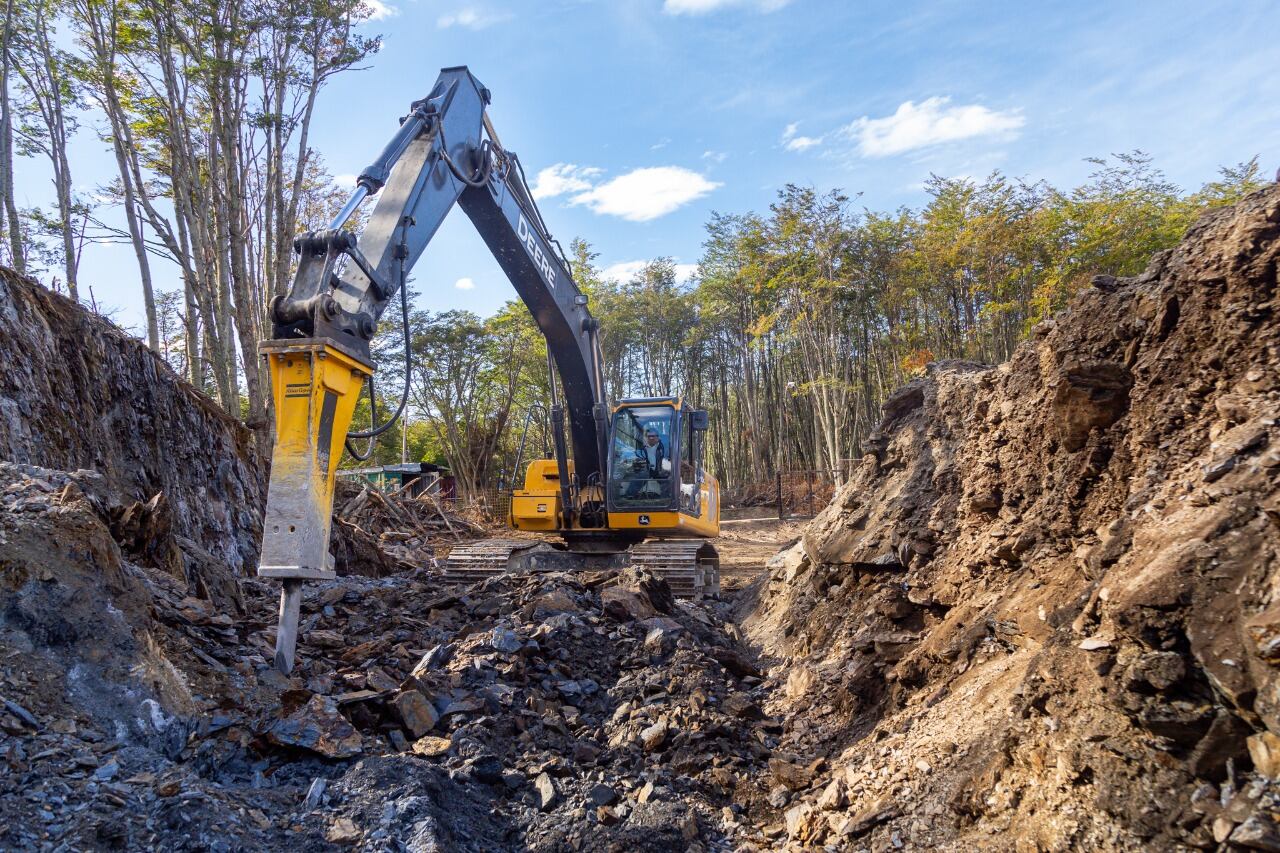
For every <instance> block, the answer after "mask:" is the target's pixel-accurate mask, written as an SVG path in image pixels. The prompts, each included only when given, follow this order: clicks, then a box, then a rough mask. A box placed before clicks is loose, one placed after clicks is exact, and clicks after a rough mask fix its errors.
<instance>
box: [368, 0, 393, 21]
mask: <svg viewBox="0 0 1280 853" xmlns="http://www.w3.org/2000/svg"><path fill="white" fill-rule="evenodd" d="M361 2H362V3H364V5H365V6H367V7H368V8H369V17H368V18H366V19H365V20H368V21H382V20H385V19H386V18H394V17H395V16H396V15H399V14H400V10H399V9H397V8H396V7H395V6H392V5H391V4H390V3H383V2H382V0H361Z"/></svg>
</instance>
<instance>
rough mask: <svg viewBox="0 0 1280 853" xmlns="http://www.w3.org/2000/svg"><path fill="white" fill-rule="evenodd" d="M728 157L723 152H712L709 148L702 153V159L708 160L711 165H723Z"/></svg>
mask: <svg viewBox="0 0 1280 853" xmlns="http://www.w3.org/2000/svg"><path fill="white" fill-rule="evenodd" d="M728 156H729V155H728V154H726V153H725V152H723V151H712V150H711V149H710V148H708V149H707V150H706V151H703V152H702V159H703V160H709V161H711V162H712V163H723V162H724V161H725V159H726V158H727V157H728Z"/></svg>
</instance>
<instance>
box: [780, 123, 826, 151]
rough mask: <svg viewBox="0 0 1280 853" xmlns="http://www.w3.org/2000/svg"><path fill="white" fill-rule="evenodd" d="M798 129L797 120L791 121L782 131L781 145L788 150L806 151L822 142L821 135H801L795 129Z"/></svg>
mask: <svg viewBox="0 0 1280 853" xmlns="http://www.w3.org/2000/svg"><path fill="white" fill-rule="evenodd" d="M799 130H800V123H799V122H795V121H793V122H791V124H789V125H787V127H786V129H785V130H783V131H782V147H783V148H786V149H787V150H788V151H808V150H809V149H810V148H816V147H817V146H819V145H821V144H822V137H821V136H801V135H799V133H797V131H799Z"/></svg>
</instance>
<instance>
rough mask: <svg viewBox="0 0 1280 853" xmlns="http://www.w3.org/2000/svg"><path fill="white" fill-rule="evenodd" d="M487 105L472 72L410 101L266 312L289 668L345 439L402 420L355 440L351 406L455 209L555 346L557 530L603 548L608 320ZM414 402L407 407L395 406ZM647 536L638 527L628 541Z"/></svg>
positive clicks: (265, 567)
mask: <svg viewBox="0 0 1280 853" xmlns="http://www.w3.org/2000/svg"><path fill="white" fill-rule="evenodd" d="M489 101H490V94H489V91H488V90H487V89H486V88H485V87H484V86H482V85H481V84H480V82H479V81H478V80H476V78H475V77H474V76H473V75H472V74H471V72H470V71H469V70H468V69H467V68H465V67H457V68H446V69H444V70H442V71H441V72H440V76H439V78H438V79H437V80H436V83H435V85H434V86H433V87H432V89H431V92H430V94H428V95H427V97H425V98H423V99H422V100H420V101H416V102H414V103H413V104H412V105H411V107H410V111H409V114H408V115H407V116H405V117H404V118H403V119H402V120H401V124H400V129H399V130H398V131H397V132H396V134H395V135H394V136H393V137H392V139H391V141H390V142H388V143H387V145H386V147H385V148H384V149H383V151H382V153H381V154H380V155H379V157H378V159H377V160H375V161H374V162H373V163H372V164H371V165H370V166H369V167H368V168H366V169H365V170H364V171H363V172H362V173H361V174H360V176H359V177H358V178H357V180H356V189H355V191H354V193H353V194H352V196H351V199H350V200H349V201H348V202H347V204H346V205H345V206H344V207H343V209H342V211H341V212H340V213H339V214H338V215H337V216H336V217H335V219H334V220H333V222H332V223H331V224H330V226H329V227H328V228H327V229H324V230H320V231H313V232H308V233H305V234H302V235H301V236H299V237H298V238H297V239H296V240H295V241H294V249H295V251H296V252H297V254H298V268H297V272H296V273H295V276H294V281H293V284H292V286H291V288H290V290H289V293H288V294H286V295H285V296H283V297H280V298H278V299H277V300H276V301H275V302H274V303H273V304H272V307H271V319H272V325H273V333H272V339H271V340H268V341H264V342H263V343H262V345H261V354H262V355H263V357H264V358H265V359H266V360H267V363H268V373H269V375H270V377H271V384H272V394H273V401H274V403H275V412H276V441H275V449H274V454H273V456H272V461H271V482H270V486H269V488H268V492H267V508H266V514H265V518H264V530H263V543H262V559H261V563H260V566H259V569H258V574H259V575H260V576H263V577H273V578H279V579H281V580H282V581H283V582H284V583H283V590H282V592H281V601H280V623H279V626H278V629H277V640H276V666H277V667H278V668H279V669H280V670H281V671H282V672H285V673H288V672H290V671H291V670H292V667H293V657H294V651H295V644H296V641H297V626H298V613H299V607H300V602H301V589H302V583H303V581H305V580H322V579H329V578H332V577H334V567H333V560H332V557H331V556H330V554H329V534H330V526H331V521H332V510H333V495H334V478H335V475H336V470H337V466H338V462H339V460H340V458H341V455H342V452H343V447H344V444H346V447H347V448H348V449H352V445H351V444H350V443H349V439H351V438H372V437H374V436H376V435H377V434H379V433H380V432H382V431H385V430H386V429H387V428H389V427H390V426H391V424H392V423H393V422H394V417H393V418H392V419H391V420H389V421H388V422H387V423H385V424H383V425H381V426H377V425H375V426H374V427H373V428H372V429H370V430H367V431H363V432H351V431H350V427H351V421H352V417H353V415H354V412H355V407H356V401H357V399H358V398H359V395H360V393H361V389H362V388H363V387H364V385H365V384H366V383H367V382H368V381H369V380H370V379H371V377H372V375H373V365H372V358H371V354H370V341H371V339H372V338H373V335H374V332H375V330H376V329H377V325H378V321H379V319H380V318H381V317H382V315H383V313H384V312H385V310H386V309H387V307H388V306H389V305H390V304H391V302H392V300H393V299H395V298H396V297H397V295H399V297H400V302H401V308H402V311H403V313H404V316H405V317H406V318H407V303H406V301H405V284H406V280H407V277H408V273H409V270H410V269H411V268H412V267H413V265H414V263H415V262H416V261H417V260H418V258H419V257H420V256H421V254H422V252H423V250H424V249H425V248H426V246H427V244H428V243H429V242H430V241H431V238H432V237H433V236H434V235H435V233H436V231H437V230H438V229H439V227H440V225H441V223H442V222H443V221H444V219H445V216H446V215H447V214H448V213H449V211H450V210H451V209H452V208H453V206H454V205H455V204H457V205H458V206H460V207H461V208H462V210H463V212H464V213H466V215H467V217H468V218H469V219H470V220H471V222H472V223H473V224H474V225H475V227H476V230H477V231H478V232H479V233H480V236H481V238H482V239H483V240H484V242H485V244H486V245H487V246H488V247H489V249H490V251H492V252H493V255H494V258H495V259H496V260H497V262H498V265H499V266H500V267H501V268H502V270H503V272H505V273H506V275H507V277H508V278H510V280H511V283H512V285H513V286H514V287H515V289H516V292H517V293H518V294H519V296H520V298H521V299H522V300H523V301H524V303H525V305H526V306H527V307H528V308H529V312H530V314H531V315H532V316H533V319H534V321H535V322H536V323H537V325H538V328H539V329H540V330H541V331H542V334H543V335H544V336H545V338H546V342H547V353H548V366H549V368H552V369H551V371H550V373H551V376H550V383H551V394H552V399H551V407H550V412H549V414H550V419H551V423H552V440H553V443H554V445H555V460H554V474H553V475H551V476H550V477H548V481H550V482H554V484H555V485H554V489H555V490H556V492H555V496H556V498H557V500H556V501H555V506H556V507H557V517H556V518H555V519H554V522H555V524H554V527H555V528H556V529H557V530H558V531H561V532H565V531H573V532H574V533H576V534H579V535H580V537H581V538H583V539H584V540H585V539H589V538H590V537H592V536H596V537H597V539H599V538H600V535H601V534H606V536H605V537H604V538H605V539H607V533H608V531H607V530H605V529H604V528H605V526H606V524H607V514H606V512H605V511H604V506H605V501H604V484H605V478H606V477H607V476H608V470H609V457H608V453H609V446H608V436H609V420H610V417H611V414H612V412H611V408H610V406H609V403H608V401H607V400H606V398H605V393H604V381H603V372H602V370H601V364H600V341H599V324H598V322H597V321H596V320H595V318H593V317H592V316H591V313H590V311H588V309H587V298H586V296H585V295H584V294H583V293H582V292H581V291H580V290H579V289H578V287H577V285H576V284H575V283H574V281H573V277H572V275H571V274H570V272H569V266H568V263H567V262H566V261H565V259H564V256H563V253H562V252H561V251H560V247H559V244H557V243H556V241H555V240H554V239H553V238H552V237H551V235H550V233H549V232H548V230H547V228H546V225H545V223H544V222H543V220H542V216H541V214H540V213H539V211H538V208H537V205H536V204H535V202H534V200H533V196H532V193H531V191H530V190H529V187H528V184H527V182H526V180H525V177H524V170H523V168H522V167H521V165H520V161H519V158H518V157H517V156H516V155H515V154H514V153H512V152H510V151H507V150H506V149H504V148H503V146H502V144H501V142H500V141H499V140H498V137H497V134H496V133H495V132H494V129H493V126H492V124H491V123H490V121H489V118H488V116H487V114H486V112H485V109H486V107H487V106H488V104H489ZM374 196H377V202H376V204H375V206H374V209H373V211H372V213H371V215H370V217H369V220H368V222H367V224H366V225H365V227H364V228H363V229H362V230H361V232H360V233H359V234H358V235H357V234H355V233H354V232H353V231H352V230H349V229H348V228H347V226H348V223H349V222H350V221H351V218H352V216H353V215H354V214H355V212H356V211H357V209H358V208H359V207H360V205H361V204H363V203H364V202H365V201H366V200H367V199H369V198H371V197H374ZM406 337H407V335H406ZM407 358H408V351H407V348H406V359H407ZM407 373H408V371H407V370H406V375H407ZM557 375H558V377H559V383H557V381H556V378H557ZM370 390H372V388H370ZM405 390H406V395H405V396H406V397H407V386H406V389H405ZM404 404H405V403H404V399H402V400H401V409H403V407H404ZM704 415H705V413H704ZM704 420H705V417H704ZM566 422H567V424H568V436H567V439H566V436H565V431H564V424H565V423H566ZM352 452H353V453H354V452H355V451H354V450H352ZM710 481H711V482H712V483H714V480H713V479H711V480H710ZM584 495H591V496H594V497H593V499H591V500H588V499H586V498H584ZM717 518H718V516H717ZM583 528H592V529H590V530H583ZM644 536H645V532H644V531H641V532H639V533H637V532H634V531H631V532H628V533H627V535H626V536H624V537H623V540H622V541H625V542H627V543H633V542H637V541H640V540H642V539H643V538H644Z"/></svg>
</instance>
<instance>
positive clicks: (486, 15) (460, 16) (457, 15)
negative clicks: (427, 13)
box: [366, 0, 512, 30]
mask: <svg viewBox="0 0 1280 853" xmlns="http://www.w3.org/2000/svg"><path fill="white" fill-rule="evenodd" d="M366 2H367V0H366ZM511 18H512V15H511V13H510V12H489V11H485V10H483V9H479V8H476V7H475V6H465V7H463V8H461V9H459V10H458V11H456V12H450V13H449V14H447V15H441V16H440V17H438V18H436V26H437V27H439V28H440V29H442V30H447V29H449V28H450V27H464V28H465V29H468V30H483V29H484V28H486V27H492V26H493V25H494V24H501V23H503V22H504V21H509V20H511Z"/></svg>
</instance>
